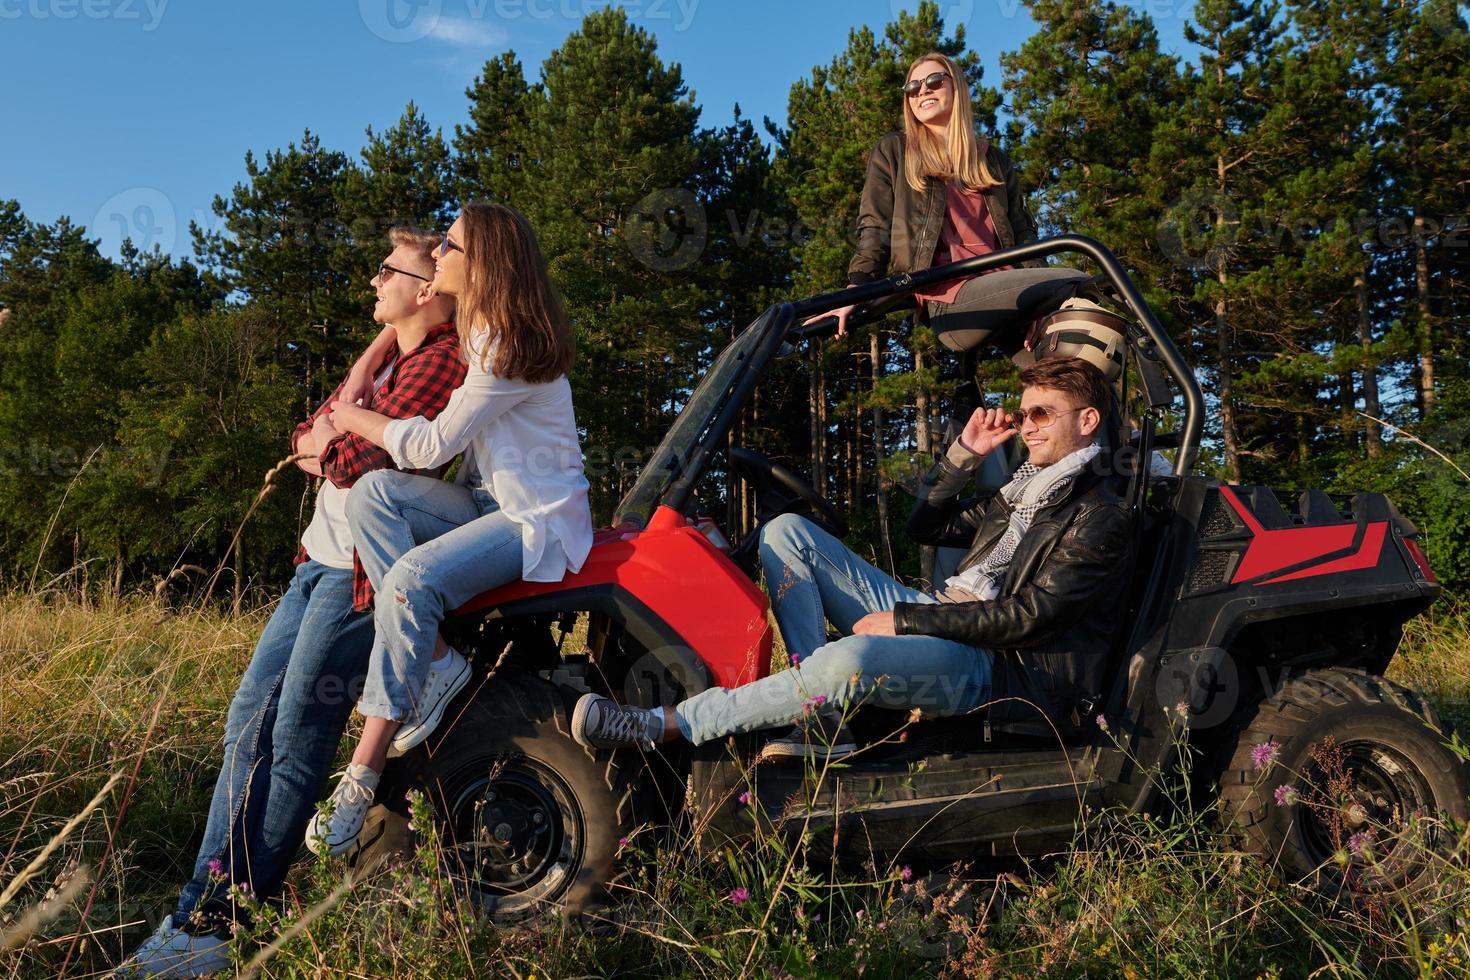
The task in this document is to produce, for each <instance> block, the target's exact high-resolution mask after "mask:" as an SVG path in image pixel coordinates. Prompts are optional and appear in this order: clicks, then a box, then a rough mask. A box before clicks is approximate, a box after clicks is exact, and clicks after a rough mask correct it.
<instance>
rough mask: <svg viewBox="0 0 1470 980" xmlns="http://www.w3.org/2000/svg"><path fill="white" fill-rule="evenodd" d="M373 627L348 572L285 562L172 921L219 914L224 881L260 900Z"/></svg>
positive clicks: (324, 767) (278, 875) (316, 782)
mask: <svg viewBox="0 0 1470 980" xmlns="http://www.w3.org/2000/svg"><path fill="white" fill-rule="evenodd" d="M372 640H373V622H372V616H371V615H369V614H368V613H356V612H353V611H352V572H351V571H350V570H345V569H336V568H328V567H327V566H326V565H322V564H320V563H318V562H314V561H306V562H303V563H302V564H300V565H298V566H297V567H296V574H295V576H294V577H293V578H292V579H291V587H290V588H289V589H287V590H286V594H285V595H283V596H282V597H281V601H280V603H279V604H278V605H277V606H276V611H275V612H274V613H273V614H272V615H271V618H270V622H268V623H267V624H266V627H265V630H264V632H262V633H261V635H260V640H259V642H257V643H256V645H255V654H254V656H253V657H251V660H250V666H249V667H247V668H246V669H245V676H244V677H242V678H241V680H240V688H239V690H237V691H236V692H235V699H234V701H232V702H231V704H230V711H229V715H228V717H227V719H226V721H225V744H224V763H223V765H222V766H221V768H220V773H219V778H218V779H217V780H216V781H215V785H214V799H213V801H212V802H211V803H210V807H209V819H208V821H207V823H206V824H205V828H204V842H203V843H202V844H201V845H200V847H199V857H198V859H197V860H196V861H195V864H194V876H193V878H191V879H190V880H189V883H188V884H187V885H185V886H184V888H183V891H182V892H180V894H179V901H178V906H177V912H178V915H179V917H180V918H181V919H182V918H184V917H187V916H188V915H189V913H190V912H192V911H194V910H195V909H198V910H199V911H200V912H202V913H208V914H212V915H220V916H223V917H228V916H229V915H230V914H231V905H230V902H229V899H228V897H227V892H228V890H229V887H230V885H231V884H232V883H234V884H239V885H242V886H244V887H246V888H249V889H250V890H251V891H253V892H254V893H255V894H256V896H257V897H259V898H269V897H271V896H273V895H275V893H276V892H277V891H279V890H280V887H281V884H282V883H283V882H284V881H285V879H286V871H287V869H288V868H289V867H290V865H291V860H292V858H294V857H295V856H296V851H297V848H299V847H300V846H301V841H302V839H303V837H304V835H305V833H306V824H307V821H309V820H310V819H311V815H312V813H313V811H314V809H315V806H316V800H317V797H318V795H319V794H320V793H321V788H322V783H323V781H324V780H325V779H326V778H327V775H328V773H329V772H330V770H331V766H332V759H333V758H334V756H335V755H336V751H337V743H338V742H339V741H340V740H341V738H342V730H343V729H344V728H345V727H346V726H347V718H348V716H349V715H350V714H351V712H352V702H353V696H354V694H355V693H356V688H357V687H358V686H359V685H360V684H361V682H362V675H363V671H364V669H365V668H366V667H367V660H368V653H369V651H370V650H371V649H372Z"/></svg>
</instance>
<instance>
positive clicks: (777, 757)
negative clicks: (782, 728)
mask: <svg viewBox="0 0 1470 980" xmlns="http://www.w3.org/2000/svg"><path fill="white" fill-rule="evenodd" d="M856 751H857V740H856V739H854V738H853V737H852V732H851V731H849V730H848V728H847V726H846V725H844V724H843V723H842V721H841V719H839V718H835V717H831V716H826V715H819V716H817V718H816V719H815V720H814V721H809V722H803V723H801V724H799V725H797V726H796V727H795V728H793V729H791V731H789V732H787V733H786V734H785V735H781V736H779V737H777V738H773V739H771V740H770V741H769V742H767V743H766V744H765V745H763V746H761V750H760V754H759V755H757V757H756V758H757V759H760V760H764V761H771V762H808V761H810V762H832V761H834V760H837V759H841V758H842V757H843V756H848V755H852V754H853V753H854V752H856Z"/></svg>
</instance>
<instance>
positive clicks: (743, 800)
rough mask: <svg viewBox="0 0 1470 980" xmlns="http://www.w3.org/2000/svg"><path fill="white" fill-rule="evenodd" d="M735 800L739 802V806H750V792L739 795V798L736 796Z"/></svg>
mask: <svg viewBox="0 0 1470 980" xmlns="http://www.w3.org/2000/svg"><path fill="white" fill-rule="evenodd" d="M735 798H736V799H737V800H739V801H740V805H741V806H749V805H750V790H746V791H745V792H744V793H741V794H740V795H739V796H737V797H735Z"/></svg>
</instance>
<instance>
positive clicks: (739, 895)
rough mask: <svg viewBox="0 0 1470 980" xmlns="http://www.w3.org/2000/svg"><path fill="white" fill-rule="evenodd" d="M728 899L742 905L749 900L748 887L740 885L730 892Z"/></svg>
mask: <svg viewBox="0 0 1470 980" xmlns="http://www.w3.org/2000/svg"><path fill="white" fill-rule="evenodd" d="M730 901H731V902H732V903H733V904H735V905H744V904H745V903H746V902H748V901H750V889H749V888H746V887H745V886H744V885H741V886H740V887H739V888H737V889H735V890H734V891H732V892H731V893H730Z"/></svg>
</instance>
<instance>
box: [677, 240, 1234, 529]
mask: <svg viewBox="0 0 1470 980" xmlns="http://www.w3.org/2000/svg"><path fill="white" fill-rule="evenodd" d="M1062 252H1080V253H1081V254H1083V255H1085V256H1087V257H1088V258H1090V259H1092V260H1093V261H1094V262H1096V263H1097V264H1098V265H1099V266H1101V267H1102V270H1103V273H1104V274H1105V275H1106V276H1107V279H1108V281H1109V282H1110V283H1111V284H1112V285H1113V287H1114V288H1115V289H1116V290H1117V291H1118V295H1119V296H1121V297H1122V298H1123V302H1124V303H1125V304H1126V305H1127V306H1128V309H1129V310H1131V311H1132V313H1133V315H1134V316H1135V317H1137V318H1138V322H1139V323H1141V324H1142V325H1143V329H1144V331H1145V333H1147V335H1148V337H1149V339H1150V340H1152V341H1153V343H1154V346H1155V347H1156V348H1157V349H1158V354H1159V356H1160V358H1161V359H1162V360H1163V362H1164V366H1165V367H1166V368H1168V370H1169V373H1170V374H1171V375H1173V377H1174V381H1175V383H1176V384H1178V386H1179V389H1180V391H1181V392H1183V395H1184V425H1183V431H1182V433H1181V435H1180V439H1179V456H1178V458H1177V459H1176V460H1175V462H1174V475H1175V476H1185V475H1187V474H1188V473H1189V471H1190V470H1191V469H1192V468H1193V467H1194V460H1195V456H1196V454H1198V452H1199V440H1200V433H1201V430H1202V429H1203V427H1204V407H1205V400H1204V395H1203V394H1201V393H1200V388H1199V383H1198V382H1197V381H1196V380H1195V377H1194V372H1192V371H1190V369H1189V366H1188V365H1187V364H1185V363H1184V358H1183V356H1182V355H1181V354H1180V353H1179V349H1178V348H1177V347H1175V346H1174V342H1173V341H1172V340H1170V339H1169V335H1168V333H1166V332H1165V331H1164V328H1163V326H1162V325H1161V324H1160V323H1159V320H1158V318H1157V317H1156V316H1154V312H1153V310H1151V309H1149V308H1148V304H1147V303H1145V302H1144V301H1143V296H1142V295H1140V294H1139V292H1138V289H1137V287H1135V286H1134V285H1133V282H1132V280H1130V279H1129V278H1128V274H1127V273H1126V272H1124V271H1123V266H1122V264H1121V263H1120V262H1119V261H1118V259H1117V257H1116V256H1115V255H1113V253H1112V252H1111V251H1109V250H1108V249H1107V247H1106V246H1104V245H1103V244H1102V243H1101V242H1099V241H1097V240H1096V239H1093V238H1088V237H1087V236H1085V235H1059V236H1057V237H1055V238H1045V239H1042V240H1040V241H1036V242H1031V243H1030V244H1028V245H1019V246H1016V247H1015V248H1008V249H1004V250H1003V251H999V252H991V253H989V254H987V255H979V256H976V257H974V258H970V259H963V260H961V261H959V262H955V263H952V264H950V265H945V266H936V267H934V268H930V269H925V270H923V271H921V272H908V273H902V274H900V275H896V276H889V277H888V278H887V279H878V280H875V281H874V282H870V283H865V284H863V285H861V286H853V287H851V288H850V289H842V290H838V291H837V292H834V293H823V294H822V295H820V296H812V297H810V298H808V299H803V300H798V301H795V302H785V303H777V304H775V305H773V306H771V307H769V308H767V309H766V311H765V312H764V313H762V314H761V315H760V316H759V317H758V318H757V319H756V321H755V322H754V323H752V324H751V325H750V326H749V327H748V328H746V329H747V330H758V331H761V334H760V335H759V336H760V339H759V343H758V344H757V345H756V347H755V348H754V351H753V352H752V355H751V359H750V363H749V364H748V365H746V367H745V368H744V369H743V370H742V371H741V372H740V373H739V374H738V375H737V376H736V379H735V381H734V382H733V383H732V384H731V385H730V387H729V389H728V390H727V391H726V392H725V393H724V394H723V396H722V399H721V402H720V404H719V408H718V411H717V412H716V413H715V417H714V418H713V419H712V420H711V422H710V424H709V425H708V426H707V427H706V428H705V429H704V431H703V432H702V433H701V435H700V436H699V438H698V439H697V440H696V441H695V443H694V445H693V446H691V447H690V451H689V455H688V457H687V458H686V459H684V460H679V459H677V458H675V459H671V460H668V461H667V465H668V466H670V467H671V468H672V469H673V470H674V473H673V474H671V482H670V483H669V485H668V486H667V487H666V489H665V490H664V492H663V493H661V494H659V498H658V502H659V503H661V504H662V505H663V506H665V507H669V508H672V509H673V510H676V511H679V512H682V511H683V510H684V508H685V507H686V506H687V505H688V503H689V500H690V499H691V497H692V496H693V494H694V488H695V486H696V484H697V483H698V482H699V480H700V478H701V477H702V475H703V474H704V470H705V467H706V466H707V465H708V464H709V459H710V456H712V455H713V454H714V452H715V450H716V448H717V447H718V446H719V445H720V444H721V443H722V442H723V441H724V439H725V436H726V435H727V434H728V433H729V431H730V427H731V426H732V425H733V424H734V422H735V418H736V416H738V415H739V413H740V410H741V409H742V408H743V407H744V406H745V403H746V401H747V400H748V399H749V398H750V396H751V393H752V392H753V391H754V390H755V386H756V385H757V384H759V383H760V379H761V376H762V375H763V374H764V373H765V370H766V367H767V366H768V365H769V364H770V363H771V361H772V359H774V358H775V357H776V355H777V354H778V352H779V351H780V350H781V347H782V346H783V345H784V344H786V343H787V341H792V342H799V341H802V340H807V339H810V338H812V337H819V336H823V335H825V334H829V333H832V332H834V331H835V330H836V328H837V318H836V317H826V318H824V319H822V320H819V321H816V322H815V323H812V324H810V325H802V323H801V321H802V320H806V319H809V318H811V317H813V316H819V315H821V314H823V313H830V312H832V311H833V310H836V309H839V308H840V307H843V306H847V305H849V304H858V305H859V306H861V307H862V309H860V310H858V311H855V313H854V316H853V317H852V318H849V322H850V323H861V322H865V321H866V320H868V319H874V318H876V317H877V316H879V315H881V314H882V313H886V312H887V311H888V310H891V309H894V308H896V307H897V306H898V305H900V304H898V303H893V302H883V301H884V300H892V299H894V298H902V297H903V296H906V295H909V294H911V293H913V291H914V290H915V289H918V288H920V287H923V286H928V285H933V284H935V283H940V282H945V281H948V280H951V279H956V278H960V277H962V276H972V275H978V274H979V273H981V272H986V271H988V270H990V269H992V268H996V267H999V266H1002V265H1011V264H1013V263H1021V262H1026V261H1028V260H1031V259H1039V258H1044V257H1046V256H1048V255H1056V254H1058V253H1062ZM792 324H797V325H796V326H793V325H792Z"/></svg>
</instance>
